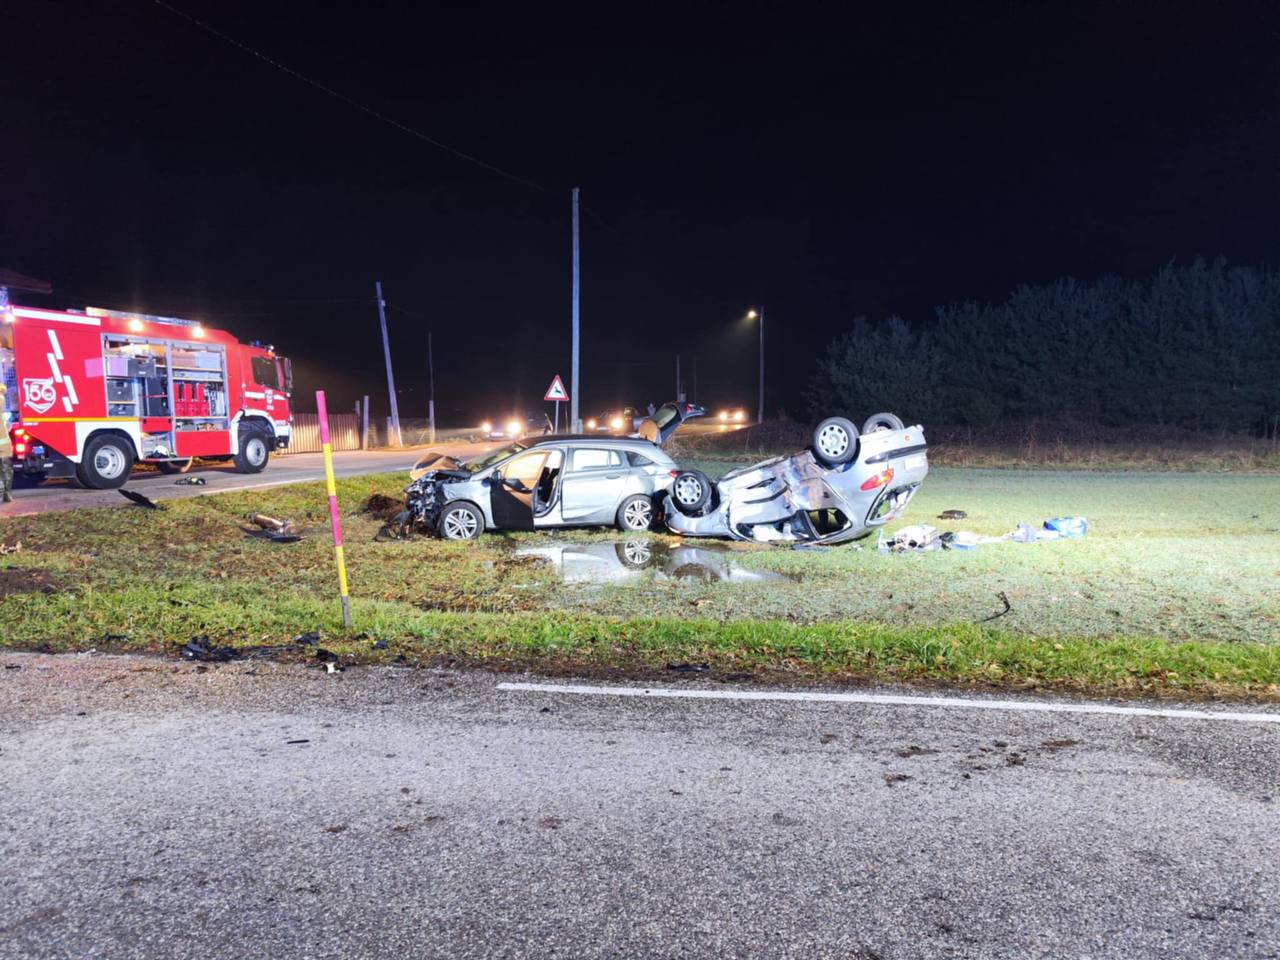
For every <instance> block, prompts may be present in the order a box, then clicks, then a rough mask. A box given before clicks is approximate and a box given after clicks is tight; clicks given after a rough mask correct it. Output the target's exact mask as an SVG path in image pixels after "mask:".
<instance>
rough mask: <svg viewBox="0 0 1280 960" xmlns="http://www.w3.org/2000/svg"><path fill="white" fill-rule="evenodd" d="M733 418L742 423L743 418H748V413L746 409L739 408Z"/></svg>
mask: <svg viewBox="0 0 1280 960" xmlns="http://www.w3.org/2000/svg"><path fill="white" fill-rule="evenodd" d="M733 419H735V420H737V421H738V422H739V423H741V422H742V421H743V420H745V419H747V415H746V413H745V412H744V411H742V410H739V411H738V412H737V413H735V414H734V415H733Z"/></svg>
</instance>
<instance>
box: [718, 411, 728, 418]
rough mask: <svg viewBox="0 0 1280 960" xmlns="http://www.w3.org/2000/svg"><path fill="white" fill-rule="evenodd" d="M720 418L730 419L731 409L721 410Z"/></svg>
mask: <svg viewBox="0 0 1280 960" xmlns="http://www.w3.org/2000/svg"><path fill="white" fill-rule="evenodd" d="M720 419H721V420H728V419H729V411H728V410H721V411H720Z"/></svg>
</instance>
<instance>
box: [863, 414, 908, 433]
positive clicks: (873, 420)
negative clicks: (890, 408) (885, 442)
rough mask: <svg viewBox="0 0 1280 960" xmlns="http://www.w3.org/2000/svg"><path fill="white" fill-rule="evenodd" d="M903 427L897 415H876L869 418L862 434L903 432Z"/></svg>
mask: <svg viewBox="0 0 1280 960" xmlns="http://www.w3.org/2000/svg"><path fill="white" fill-rule="evenodd" d="M902 427H903V423H902V420H901V419H900V418H899V417H898V416H897V415H896V414H892V413H874V414H872V415H871V416H869V417H867V422H866V423H864V424H863V425H862V432H863V433H877V432H879V431H880V430H901V429H902Z"/></svg>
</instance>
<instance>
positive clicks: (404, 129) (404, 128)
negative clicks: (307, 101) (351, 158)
mask: <svg viewBox="0 0 1280 960" xmlns="http://www.w3.org/2000/svg"><path fill="white" fill-rule="evenodd" d="M153 2H154V3H155V5H156V6H158V7H161V8H163V9H165V10H167V11H169V13H171V14H173V15H174V16H175V17H181V18H182V19H183V20H186V21H187V22H188V23H190V24H191V25H192V26H196V27H199V28H200V29H201V30H203V31H205V32H206V33H209V34H212V35H213V36H215V37H217V38H218V39H219V40H222V41H223V42H224V43H229V44H231V45H232V46H233V47H235V48H236V49H238V50H240V51H242V52H243V53H247V54H248V55H249V56H251V57H256V58H257V59H259V60H261V61H262V62H263V63H266V64H268V65H270V66H272V67H275V68H276V69H277V70H280V71H282V72H284V73H287V74H288V75H289V76H291V77H293V78H294V79H295V80H298V81H301V82H302V83H305V84H307V85H308V86H312V87H315V88H316V89H317V90H319V91H320V92H321V93H326V94H328V95H329V96H331V97H334V98H335V99H337V100H341V101H342V102H343V103H345V104H346V105H347V106H349V107H354V108H355V109H357V110H359V111H360V112H362V113H367V114H368V115H369V116H371V117H373V118H374V119H375V120H380V121H382V122H383V123H386V124H389V125H390V126H393V127H395V128H396V129H397V130H399V131H400V132H401V133H407V134H409V136H411V137H415V138H416V139H418V140H421V141H423V142H424V143H429V144H431V146H433V147H435V148H437V149H439V150H443V151H445V152H446V153H451V154H453V155H454V156H455V157H458V158H459V159H460V160H465V161H467V162H468V163H471V164H475V165H476V166H477V167H481V168H483V169H485V170H488V171H489V172H490V173H496V174H498V176H500V177H506V178H507V179H508V180H512V181H514V182H515V183H519V184H523V185H524V186H526V187H530V188H531V189H534V190H538V191H540V192H542V193H551V192H552V191H551V190H550V189H548V188H547V187H544V186H543V185H542V184H540V183H534V182H533V181H532V180H527V179H525V178H524V177H522V176H519V175H518V174H514V173H512V172H511V171H510V170H504V169H502V168H501V167H497V166H494V165H493V164H492V163H486V162H485V161H484V160H481V159H480V158H479V157H475V156H472V155H471V154H469V153H465V152H463V151H462V150H459V149H457V148H456V147H451V146H449V144H447V143H441V142H440V141H439V140H436V139H435V138H434V137H429V136H427V135H426V134H425V133H423V132H422V131H421V130H415V129H414V128H413V127H410V126H408V125H406V124H403V123H401V122H400V121H399V120H396V119H394V118H392V117H389V116H387V115H386V114H385V113H380V112H378V111H377V110H374V109H373V108H372V107H367V106H365V105H364V104H363V103H361V102H360V101H358V100H354V99H352V98H351V97H348V96H347V95H346V94H345V93H339V92H338V91H337V90H334V89H333V88H332V87H327V86H325V85H324V84H323V83H321V82H320V81H318V80H313V79H312V78H311V77H308V76H307V75H306V74H303V73H299V72H298V71H297V70H294V69H293V68H292V67H289V66H286V65H285V64H283V63H281V62H280V61H279V60H275V59H273V58H271V57H269V56H267V55H266V54H265V53H263V52H262V51H260V50H255V49H254V48H253V47H251V46H249V45H248V44H245V43H241V42H240V41H239V40H237V39H236V38H235V37H231V36H228V35H227V34H225V33H223V32H222V31H221V30H218V29H217V28H216V27H211V26H210V25H209V24H207V23H205V22H204V21H203V20H199V19H197V18H196V17H193V16H192V15H191V14H189V13H187V12H185V11H183V10H179V9H178V8H177V7H174V6H172V5H170V4H168V3H165V2H164V0H153Z"/></svg>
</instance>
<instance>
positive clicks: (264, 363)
mask: <svg viewBox="0 0 1280 960" xmlns="http://www.w3.org/2000/svg"><path fill="white" fill-rule="evenodd" d="M253 382H254V383H256V384H258V385H259V386H263V387H270V388H271V389H272V390H279V389H280V379H279V378H278V377H277V376H276V364H275V361H274V360H272V359H271V358H270V357H254V358H253Z"/></svg>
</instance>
